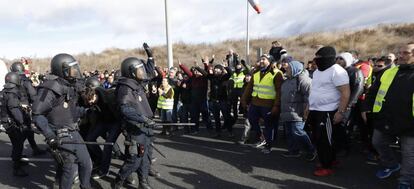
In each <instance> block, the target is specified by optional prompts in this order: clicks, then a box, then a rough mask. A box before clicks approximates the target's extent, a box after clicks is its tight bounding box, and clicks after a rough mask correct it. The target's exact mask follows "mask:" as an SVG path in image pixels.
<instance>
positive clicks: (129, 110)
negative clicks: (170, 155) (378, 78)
mask: <svg viewBox="0 0 414 189" xmlns="http://www.w3.org/2000/svg"><path fill="white" fill-rule="evenodd" d="M144 49H145V50H146V52H147V55H149V56H148V57H149V58H148V60H147V62H145V61H144V60H142V59H138V58H135V57H130V58H127V59H125V60H124V61H123V62H122V63H121V73H122V77H121V78H120V79H119V80H118V82H117V88H116V92H115V93H116V94H117V104H118V106H119V108H120V112H121V118H122V121H123V129H124V132H126V139H125V144H126V146H128V152H129V155H128V157H127V160H126V161H125V162H124V164H123V165H122V168H121V169H120V171H119V175H118V176H117V178H116V182H115V188H117V189H118V188H121V187H122V185H123V183H124V181H125V180H126V179H127V177H128V176H129V175H130V174H131V173H132V172H137V173H138V175H139V187H140V188H144V189H150V188H151V186H150V185H149V183H148V171H149V166H150V158H148V157H149V156H148V152H149V150H150V146H151V141H150V137H151V136H152V135H153V131H152V127H153V126H154V125H155V122H154V121H152V120H151V119H150V118H151V117H152V116H153V113H152V111H151V108H150V105H149V103H148V100H147V97H146V94H145V88H144V86H145V83H146V82H147V81H149V80H150V79H152V78H153V77H154V61H153V58H152V56H151V54H152V53H151V50H150V48H149V47H148V45H147V44H146V43H144Z"/></svg>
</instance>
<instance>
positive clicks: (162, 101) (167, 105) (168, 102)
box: [157, 88, 174, 110]
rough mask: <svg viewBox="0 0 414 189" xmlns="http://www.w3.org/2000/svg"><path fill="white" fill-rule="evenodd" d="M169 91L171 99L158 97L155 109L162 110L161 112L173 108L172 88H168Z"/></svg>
mask: <svg viewBox="0 0 414 189" xmlns="http://www.w3.org/2000/svg"><path fill="white" fill-rule="evenodd" d="M170 90H172V94H173V95H172V97H171V98H165V97H164V96H162V95H161V96H159V97H158V102H157V108H159V109H162V110H172V109H173V107H174V90H173V89H172V88H170Z"/></svg>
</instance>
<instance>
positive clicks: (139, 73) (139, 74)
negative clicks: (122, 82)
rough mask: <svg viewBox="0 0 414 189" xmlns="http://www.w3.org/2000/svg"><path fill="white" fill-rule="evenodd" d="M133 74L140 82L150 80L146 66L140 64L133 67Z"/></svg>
mask: <svg viewBox="0 0 414 189" xmlns="http://www.w3.org/2000/svg"><path fill="white" fill-rule="evenodd" d="M133 73H134V75H135V78H136V79H137V80H139V81H142V80H146V79H148V76H147V72H146V71H145V67H144V64H138V65H136V66H134V67H133Z"/></svg>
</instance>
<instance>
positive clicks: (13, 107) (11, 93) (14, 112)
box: [3, 83, 27, 176]
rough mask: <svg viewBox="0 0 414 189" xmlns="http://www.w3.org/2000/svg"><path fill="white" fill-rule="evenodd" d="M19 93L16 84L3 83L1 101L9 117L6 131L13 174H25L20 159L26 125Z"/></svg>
mask: <svg viewBox="0 0 414 189" xmlns="http://www.w3.org/2000/svg"><path fill="white" fill-rule="evenodd" d="M19 95H20V93H19V88H18V86H17V85H16V84H12V83H6V85H4V89H3V98H4V99H3V100H4V101H3V102H4V103H5V107H6V109H7V110H6V111H7V112H8V116H9V118H10V122H9V123H8V124H9V125H8V127H7V130H6V132H7V134H8V135H9V138H10V141H11V143H12V155H11V157H12V160H13V175H15V176H27V173H26V172H25V171H24V170H23V169H22V165H23V164H24V162H22V161H21V160H20V159H21V158H22V152H23V148H24V146H23V144H24V141H25V139H26V137H25V136H24V134H23V132H22V131H23V130H24V129H26V126H25V120H24V114H23V111H22V107H21V103H20V98H19Z"/></svg>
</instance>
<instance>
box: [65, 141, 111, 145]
mask: <svg viewBox="0 0 414 189" xmlns="http://www.w3.org/2000/svg"><path fill="white" fill-rule="evenodd" d="M61 144H86V145H104V146H112V145H114V143H113V142H69V141H63V142H61Z"/></svg>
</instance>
